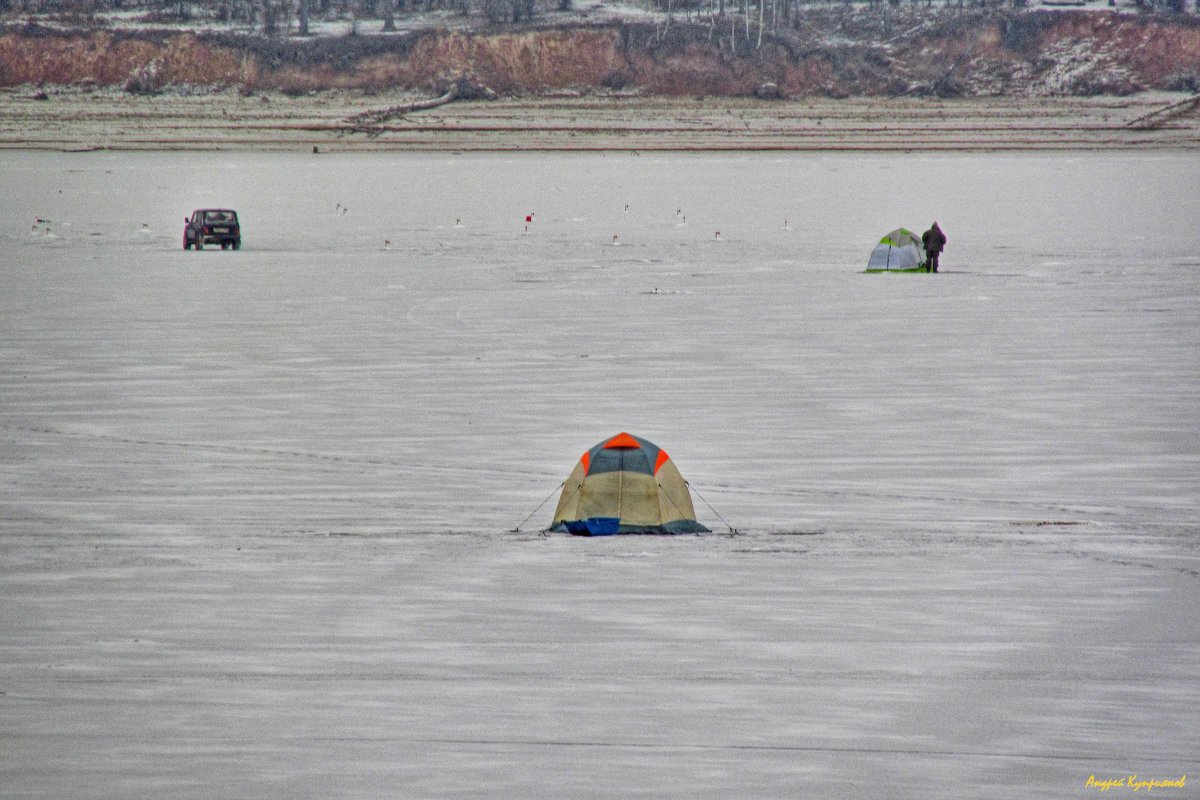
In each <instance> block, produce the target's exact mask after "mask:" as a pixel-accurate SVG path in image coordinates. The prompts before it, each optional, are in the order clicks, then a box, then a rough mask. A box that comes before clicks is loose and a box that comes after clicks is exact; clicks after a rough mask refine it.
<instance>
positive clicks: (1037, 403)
mask: <svg viewBox="0 0 1200 800" xmlns="http://www.w3.org/2000/svg"><path fill="white" fill-rule="evenodd" d="M0 174H2V175H3V176H4V178H5V181H4V183H5V191H4V193H3V194H2V195H0V265H2V268H0V330H2V332H3V337H2V338H0V555H2V557H0V577H2V580H0V737H2V741H3V743H4V745H3V747H2V748H0V786H2V787H5V788H3V789H0V796H5V797H9V796H11V797H22V798H33V797H68V796H69V797H74V798H90V797H95V798H125V797H131V796H164V795H168V794H169V795H171V796H174V797H184V798H188V797H195V798H212V797H231V798H232V797H239V798H241V797H289V798H294V797H314V798H315V797H338V798H384V797H463V798H466V797H479V796H503V797H524V798H563V797H572V798H607V797H622V798H627V797H639V796H640V797H655V798H665V797H678V798H695V797H746V798H773V797H783V796H817V797H846V798H875V797H878V798H908V797H912V798H938V797H945V798H960V797H973V798H1008V797H1011V796H1013V795H1014V794H1028V795H1039V796H1050V797H1075V796H1088V795H1090V794H1091V793H1092V792H1094V791H1095V790H1094V789H1091V788H1088V787H1086V781H1087V780H1088V778H1089V777H1091V776H1095V777H1096V778H1106V779H1116V778H1121V777H1127V776H1128V775H1129V774H1132V773H1137V774H1138V775H1140V776H1141V777H1142V778H1143V779H1145V778H1158V779H1172V780H1174V779H1178V778H1179V777H1180V776H1181V775H1183V774H1185V773H1187V774H1189V775H1194V777H1193V780H1195V781H1196V782H1197V785H1200V775H1196V773H1197V772H1198V771H1200V770H1198V767H1200V758H1198V756H1197V754H1200V710H1198V709H1200V680H1198V679H1200V667H1198V666H1197V665H1198V664H1200V538H1198V534H1200V523H1198V520H1200V469H1198V468H1200V402H1198V400H1197V397H1198V392H1197V389H1198V387H1200V302H1198V301H1200V254H1198V252H1197V250H1196V248H1197V245H1198V244H1200V234H1198V233H1197V222H1198V220H1200V189H1198V188H1197V187H1200V163H1197V160H1196V159H1195V158H1194V157H1193V156H1191V155H1189V154H1155V155H1146V156H1140V155H1125V154H1089V153H1070V154H1063V153H1060V154H1051V155H1028V154H1026V155H986V154H985V155H878V156H865V155H853V156H851V155H824V156H822V155H763V154H758V155H740V154H739V155H735V154H730V155H717V154H712V155H704V156H699V155H654V154H646V153H644V154H641V155H637V154H631V153H610V154H605V155H600V154H592V155H578V156H564V155H553V156H539V155H456V154H439V155H413V156H405V155H378V154H375V155H308V154H305V155H295V154H267V155H263V154H222V153H216V154H185V155H180V154H165V153H158V154H156V153H146V154H113V153H86V154H84V153H81V154H61V153H21V152H7V153H0ZM213 205H219V206H228V207H233V208H236V209H237V210H238V211H239V212H240V214H241V217H242V223H243V227H244V234H243V235H244V245H243V249H242V250H241V251H239V252H222V251H220V250H215V249H212V248H210V249H207V250H205V251H204V252H201V253H196V252H184V251H183V249H182V246H181V239H180V235H181V231H182V218H183V216H184V215H186V214H188V213H190V212H191V210H192V209H193V208H197V207H205V206H213ZM528 215H532V217H533V219H532V222H529V223H527V222H526V217H527V216H528ZM934 219H936V220H938V221H939V223H940V224H941V226H942V228H943V229H944V230H945V231H946V233H947V235H948V237H949V244H948V247H947V251H946V253H945V254H944V256H943V261H942V266H943V269H944V270H945V272H944V273H942V274H940V275H864V274H862V269H863V267H864V266H865V263H866V259H867V256H868V255H869V253H870V250H871V247H872V246H873V244H874V243H875V241H877V240H878V238H879V237H880V236H881V235H883V234H884V233H886V232H888V231H890V230H892V229H893V228H895V227H897V226H899V225H906V226H908V227H910V228H913V229H914V230H917V231H918V232H920V231H921V230H924V228H925V227H928V225H929V224H930V223H931V222H932V221H933V220H934ZM614 237H615V238H614ZM621 430H628V431H630V432H632V433H635V434H638V435H641V436H645V437H647V438H649V439H651V440H652V441H654V442H655V443H657V444H659V445H661V446H662V447H663V448H665V449H666V450H667V451H668V452H669V453H670V454H671V455H672V457H673V458H674V460H675V462H676V464H677V465H678V466H679V468H680V470H681V471H682V472H683V474H684V476H685V478H687V479H688V480H689V481H690V482H691V484H692V486H693V488H694V489H695V490H696V491H697V492H698V494H699V496H698V497H697V498H696V508H697V512H698V515H699V517H700V520H701V521H702V522H704V523H705V524H707V525H709V527H711V528H713V530H714V533H713V534H711V535H705V536H684V537H677V538H659V537H620V538H608V539H602V540H585V539H577V538H572V537H568V536H565V535H550V536H543V535H540V533H539V531H540V529H541V528H544V527H545V525H547V524H548V523H549V521H550V516H551V513H552V510H553V500H554V499H555V497H556V494H557V493H556V491H555V490H556V487H558V486H559V484H560V482H561V481H562V480H563V479H564V478H565V477H566V475H567V473H568V472H569V471H570V469H571V467H572V466H573V465H574V462H575V460H576V459H578V457H579V455H580V453H582V452H583V450H585V449H586V448H588V447H590V446H591V445H593V444H594V443H596V442H597V441H599V440H600V439H602V438H605V437H607V436H610V435H612V434H615V433H617V432H618V431H621ZM547 498H549V500H548V502H546V504H545V505H544V506H542V507H540V509H539V503H542V502H543V500H546V499H547ZM535 509H536V510H535ZM718 512H719V515H720V516H718V515H717V514H718ZM531 513H532V517H531V518H530V519H529V521H528V522H526V523H524V524H522V525H520V527H519V530H516V531H514V528H517V527H518V524H519V523H522V521H523V520H525V519H526V518H527V517H528V516H529V515H530V514H531ZM726 521H727V522H728V525H729V526H732V527H734V528H736V529H737V534H736V535H731V534H730V532H729V530H728V527H727V525H726V524H725V522H726ZM1119 791H1121V790H1120V789H1114V790H1113V791H1112V792H1109V793H1107V795H1108V796H1126V795H1125V794H1118V792H1119ZM1126 791H1128V790H1126ZM1155 796H1158V797H1162V796H1178V797H1194V796H1197V795H1196V794H1195V791H1194V787H1191V786H1189V787H1188V788H1187V790H1186V791H1177V792H1176V793H1175V794H1168V793H1167V792H1166V790H1155Z"/></svg>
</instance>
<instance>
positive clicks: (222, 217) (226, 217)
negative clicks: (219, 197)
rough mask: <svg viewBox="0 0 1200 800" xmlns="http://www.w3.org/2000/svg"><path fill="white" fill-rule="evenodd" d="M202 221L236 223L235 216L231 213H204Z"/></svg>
mask: <svg viewBox="0 0 1200 800" xmlns="http://www.w3.org/2000/svg"><path fill="white" fill-rule="evenodd" d="M204 221H205V222H228V223H236V222H237V214H235V213H233V212H232V211H205V212H204Z"/></svg>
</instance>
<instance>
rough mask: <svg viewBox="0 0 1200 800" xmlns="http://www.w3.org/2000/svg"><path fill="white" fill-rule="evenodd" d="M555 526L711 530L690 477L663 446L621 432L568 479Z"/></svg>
mask: <svg viewBox="0 0 1200 800" xmlns="http://www.w3.org/2000/svg"><path fill="white" fill-rule="evenodd" d="M550 530H552V531H567V532H569V533H575V534H580V535H585V536H598V535H605V534H614V533H705V532H707V531H708V528H706V527H704V526H703V525H701V524H700V523H699V522H697V521H696V510H695V508H694V507H693V506H692V496H691V493H690V492H689V491H688V485H687V481H685V480H684V479H683V476H682V475H681V474H679V470H678V469H676V467H675V462H673V461H672V460H671V458H670V456H668V455H667V453H666V451H665V450H663V449H662V448H660V447H659V446H658V445H656V444H654V443H652V442H649V441H647V440H645V439H642V438H641V437H638V436H631V435H630V434H628V433H618V434H617V435H616V436H613V437H612V438H610V439H606V440H604V441H602V442H600V443H599V444H597V445H596V446H595V447H593V448H591V449H590V450H588V451H587V452H586V453H584V454H583V456H582V457H581V458H580V459H579V462H578V463H577V464H576V465H575V469H573V470H571V474H570V475H569V476H567V479H566V481H564V482H563V490H562V495H560V496H559V499H558V507H557V508H556V509H555V510H554V521H553V522H552V523H551V525H550Z"/></svg>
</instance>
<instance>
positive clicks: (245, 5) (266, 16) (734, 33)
mask: <svg viewBox="0 0 1200 800" xmlns="http://www.w3.org/2000/svg"><path fill="white" fill-rule="evenodd" d="M641 1H642V2H643V3H644V4H645V5H646V7H647V8H654V9H656V10H658V11H660V12H662V13H664V15H665V21H664V24H665V25H666V26H667V27H668V28H669V27H670V26H671V25H672V24H673V23H674V22H675V20H676V19H684V20H688V21H698V22H705V23H707V24H709V25H711V26H713V27H714V28H715V27H716V26H718V25H720V26H721V28H722V29H723V30H724V31H725V33H726V34H728V35H729V36H730V37H732V38H736V39H739V40H740V41H742V42H751V43H752V44H755V45H757V44H761V39H762V34H763V32H764V31H765V32H772V33H773V32H778V31H780V30H786V29H788V28H791V27H793V26H794V25H795V24H796V22H797V20H798V19H799V18H800V16H801V15H802V13H803V10H804V8H805V7H806V6H822V7H830V6H834V7H838V6H843V7H847V8H849V7H852V6H857V7H865V8H868V9H875V10H883V11H886V10H887V9H889V8H895V7H899V6H901V5H902V4H903V5H907V6H910V7H911V6H925V7H932V6H934V5H935V3H936V5H938V6H946V5H948V6H957V7H959V8H964V7H968V6H969V7H982V6H993V7H996V6H1012V7H1023V6H1026V5H1036V4H1037V3H1039V2H1040V0H641ZM1109 2H1110V4H1114V3H1116V2H1118V0H1109ZM1119 2H1120V3H1121V5H1122V6H1125V7H1129V6H1130V5H1132V6H1133V7H1136V8H1138V9H1140V10H1143V11H1151V12H1159V13H1182V12H1187V11H1193V10H1194V11H1195V12H1196V13H1200V0H1119ZM571 8H572V0H0V13H14V12H16V13H40V14H73V15H84V16H90V15H94V14H97V13H102V12H113V11H129V12H141V13H142V14H143V15H144V18H146V19H147V20H159V21H164V22H165V21H169V20H181V21H188V20H200V19H209V20H216V21H220V22H229V23H237V24H242V25H245V26H246V27H248V28H253V29H254V30H256V31H258V32H261V33H263V34H264V35H267V36H278V35H285V34H287V33H290V32H294V33H297V34H299V35H301V36H307V35H309V34H310V30H311V28H310V25H311V22H312V21H313V20H327V19H342V20H346V19H349V20H351V31H352V32H354V33H357V32H359V29H360V24H367V23H371V24H379V26H380V27H379V28H376V29H375V30H382V31H393V30H396V21H397V19H403V18H404V17H405V16H408V15H413V14H420V13H428V12H431V11H449V12H451V13H455V14H459V15H463V16H475V17H479V18H481V19H484V20H486V21H488V22H490V23H493V24H506V23H520V22H527V21H530V20H533V19H535V18H537V17H538V15H539V14H540V13H542V12H543V11H547V10H557V11H570V10H571Z"/></svg>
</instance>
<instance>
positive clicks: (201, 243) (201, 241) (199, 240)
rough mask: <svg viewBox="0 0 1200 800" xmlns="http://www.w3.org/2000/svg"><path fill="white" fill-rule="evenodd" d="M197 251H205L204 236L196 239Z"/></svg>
mask: <svg viewBox="0 0 1200 800" xmlns="http://www.w3.org/2000/svg"><path fill="white" fill-rule="evenodd" d="M196 249H197V250H203V249H204V237H203V236H197V237H196Z"/></svg>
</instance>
